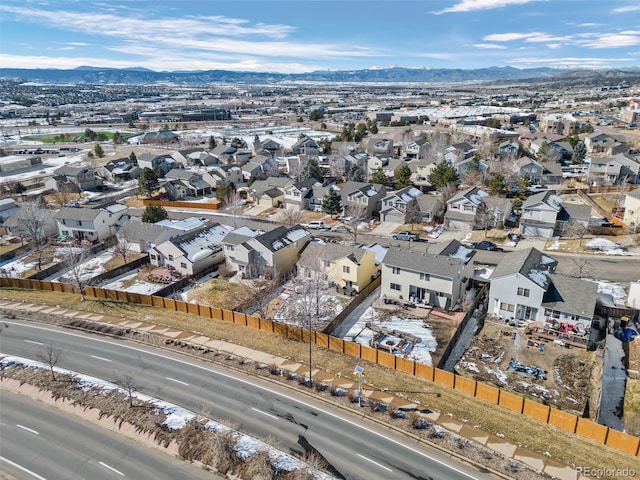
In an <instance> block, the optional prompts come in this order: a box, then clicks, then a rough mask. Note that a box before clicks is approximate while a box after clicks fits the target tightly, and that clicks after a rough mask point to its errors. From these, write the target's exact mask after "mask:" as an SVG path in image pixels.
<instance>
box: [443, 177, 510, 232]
mask: <svg viewBox="0 0 640 480" xmlns="http://www.w3.org/2000/svg"><path fill="white" fill-rule="evenodd" d="M488 196H489V194H488V193H487V192H485V191H484V190H482V189H480V188H479V187H471V188H468V189H466V190H464V191H462V192H458V193H457V194H456V195H454V196H453V197H451V198H450V199H449V200H447V213H445V215H444V219H445V223H446V225H447V227H448V228H450V229H453V230H471V229H472V228H473V226H474V224H475V219H476V212H477V211H478V207H479V206H480V203H481V202H482V201H484V200H485V199H486V198H487V197H488ZM509 213H511V212H509ZM509 213H507V215H508V214H509Z"/></svg>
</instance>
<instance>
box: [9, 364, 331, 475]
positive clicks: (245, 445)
mask: <svg viewBox="0 0 640 480" xmlns="http://www.w3.org/2000/svg"><path fill="white" fill-rule="evenodd" d="M10 365H24V366H26V367H33V368H42V369H45V370H49V366H48V365H45V364H44V363H41V362H38V361H35V360H30V359H27V358H22V357H14V356H5V357H3V358H2V359H1V360H0V367H3V368H4V367H8V366H10ZM53 370H54V371H55V372H56V373H59V374H61V375H71V376H73V377H75V378H77V379H78V382H79V384H80V385H81V386H82V387H83V388H86V389H87V390H88V389H91V388H100V389H102V390H118V391H120V392H121V393H123V394H124V395H127V396H128V395H129V393H128V391H127V390H125V389H123V388H121V387H120V386H118V385H116V384H114V383H111V382H108V381H106V380H102V379H100V378H96V377H91V376H89V375H83V374H79V373H76V372H72V371H70V370H66V369H64V368H60V367H53ZM132 395H133V396H134V397H135V398H137V399H138V400H140V401H142V402H149V403H151V404H153V405H154V407H155V408H156V410H158V411H163V412H164V413H165V415H166V419H165V421H164V422H163V425H165V426H166V427H167V428H169V429H171V430H178V429H180V428H182V427H184V426H185V425H186V424H187V423H188V422H189V421H190V420H192V419H194V418H200V419H202V418H201V417H199V416H198V415H196V414H195V413H193V412H191V411H189V410H187V409H185V408H182V407H180V406H178V405H174V404H172V403H168V402H165V401H164V400H160V399H157V398H154V397H150V396H148V395H144V394H142V393H139V392H132ZM203 420H204V419H203ZM207 426H208V427H209V428H211V429H212V430H216V431H220V430H228V429H229V427H227V426H225V425H223V424H220V423H218V422H216V421H214V420H208V421H207ZM235 434H236V440H237V442H238V443H237V447H236V448H237V449H236V453H238V455H239V456H240V457H242V458H248V457H250V456H251V455H253V454H254V453H257V452H260V451H266V452H268V453H269V456H270V457H271V459H272V460H274V462H275V464H276V466H277V467H280V468H282V469H286V470H289V471H293V470H296V469H298V468H304V467H305V464H304V462H302V461H300V460H298V459H297V458H295V457H293V456H292V455H289V454H287V453H284V452H281V451H279V450H277V449H275V448H274V447H272V446H270V445H268V444H266V443H263V442H261V441H260V440H258V439H256V438H254V437H251V436H249V435H245V434H243V433H240V432H235ZM313 473H314V476H315V478H316V479H320V480H332V479H334V478H335V477H332V476H330V475H328V474H326V473H323V472H318V471H315V472H313Z"/></svg>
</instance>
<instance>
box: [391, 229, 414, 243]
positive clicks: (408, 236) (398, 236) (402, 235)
mask: <svg viewBox="0 0 640 480" xmlns="http://www.w3.org/2000/svg"><path fill="white" fill-rule="evenodd" d="M393 239H394V240H409V241H414V242H415V241H416V240H418V239H420V236H419V235H418V234H417V233H413V232H406V231H405V232H396V233H394V234H393Z"/></svg>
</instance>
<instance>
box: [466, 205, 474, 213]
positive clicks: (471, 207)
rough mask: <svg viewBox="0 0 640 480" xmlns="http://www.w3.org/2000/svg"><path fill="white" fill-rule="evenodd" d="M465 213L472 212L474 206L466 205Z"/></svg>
mask: <svg viewBox="0 0 640 480" xmlns="http://www.w3.org/2000/svg"><path fill="white" fill-rule="evenodd" d="M464 211H465V212H472V211H473V205H465V206H464Z"/></svg>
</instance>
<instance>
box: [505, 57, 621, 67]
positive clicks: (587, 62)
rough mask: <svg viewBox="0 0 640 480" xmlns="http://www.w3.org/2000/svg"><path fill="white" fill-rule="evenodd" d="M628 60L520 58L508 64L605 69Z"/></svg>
mask: <svg viewBox="0 0 640 480" xmlns="http://www.w3.org/2000/svg"><path fill="white" fill-rule="evenodd" d="M630 61H632V59H630V58H600V57H521V58H513V59H511V61H510V62H509V64H510V65H512V66H514V67H515V66H518V67H522V68H528V67H532V66H536V65H548V66H549V67H555V68H576V69H588V68H605V67H614V66H616V64H620V63H623V64H624V63H628V62H630Z"/></svg>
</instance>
